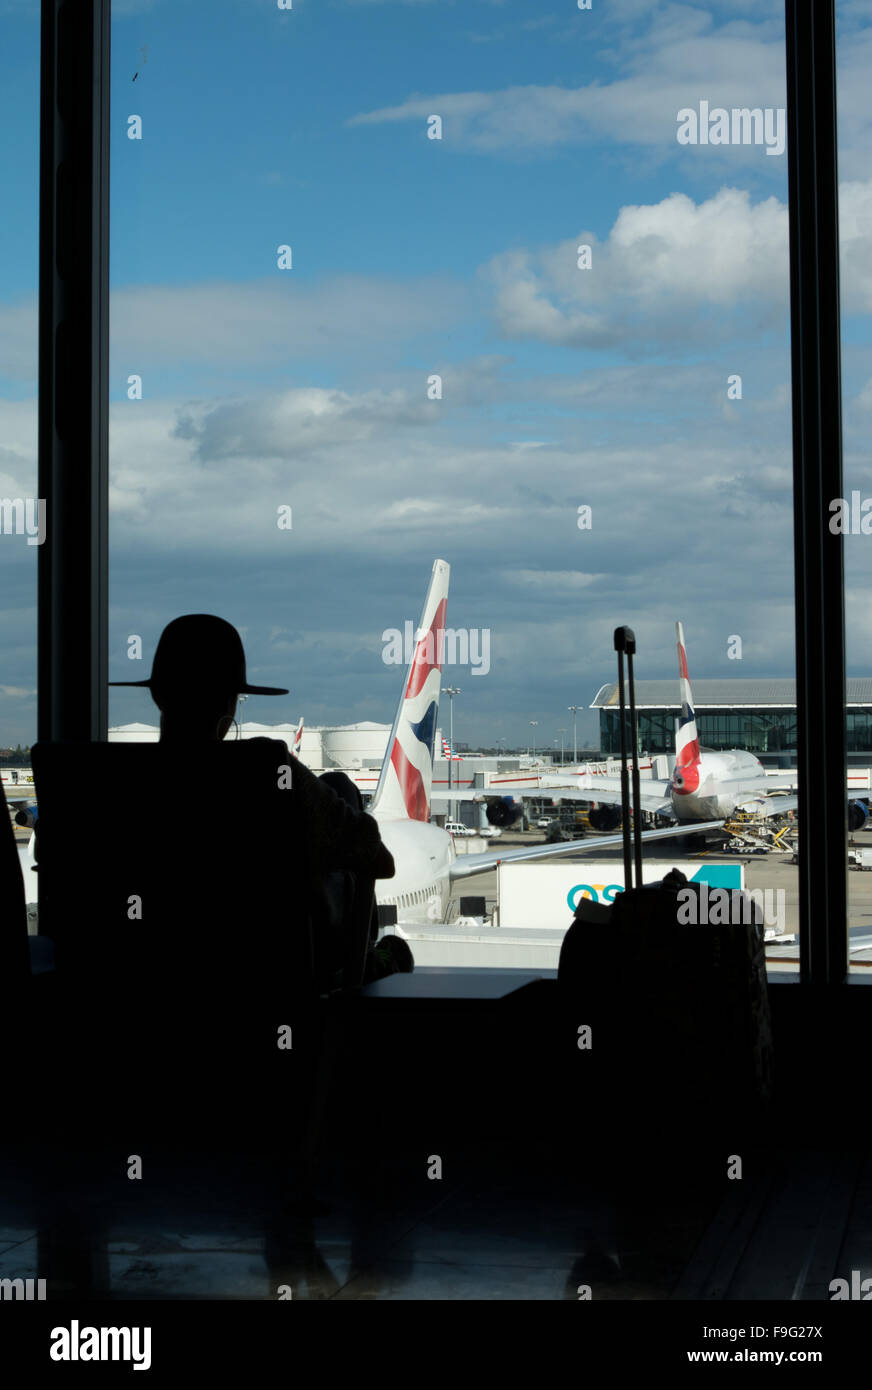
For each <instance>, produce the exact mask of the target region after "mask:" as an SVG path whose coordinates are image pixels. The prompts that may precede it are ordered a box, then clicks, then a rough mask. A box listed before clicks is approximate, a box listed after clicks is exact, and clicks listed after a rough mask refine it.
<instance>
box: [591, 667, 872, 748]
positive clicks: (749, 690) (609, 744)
mask: <svg viewBox="0 0 872 1390" xmlns="http://www.w3.org/2000/svg"><path fill="white" fill-rule="evenodd" d="M846 688H847V700H846V716H847V751H848V762H849V763H850V764H852V765H854V766H857V767H868V766H869V765H870V763H872V677H869V676H856V677H849V679H848V680H847V682H846ZM693 697H694V708H695V710H696V722H697V727H698V729H699V739H700V743H701V744H702V745H703V747H705V748H710V749H712V750H714V751H718V750H721V749H727V748H747V749H748V751H749V752H751V753H756V754H757V757H758V758H759V759H760V761H761V762H763V763H765V764H769V765H771V766H774V767H777V766H784V767H788V766H795V764H796V683H795V681H793V680H784V679H782V680H766V679H759V680H758V679H749V680H746V679H744V678H741V679H726V678H723V679H718V680H694V682H693ZM590 708H591V709H598V710H599V712H600V751H601V753H602V754H603V756H606V755H609V756H612V755H616V754H619V753H620V751H621V745H620V728H619V719H620V706H619V703H618V687H617V684H616V683H614V682H613V683H612V684H610V685H604V686H602V688H601V689H600V690H599V692H598V693H597V696H596V698H595V699H594V701H593V703H592V704H591V706H590ZM636 712H637V716H638V721H639V747H640V748H642V749H644V750H645V752H646V753H651V754H657V753H673V754H674V753H675V726H676V721H677V719H678V712H679V704H678V687H677V682H676V681H675V680H662V681H649V680H643V681H637V682H636Z"/></svg>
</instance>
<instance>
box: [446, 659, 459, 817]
mask: <svg viewBox="0 0 872 1390" xmlns="http://www.w3.org/2000/svg"><path fill="white" fill-rule="evenodd" d="M442 694H443V695H447V696H448V699H449V700H450V702H451V703H450V704H449V706H448V710H449V714H448V790H449V792H450V791H451V760H452V758H453V757H454V697H455V695H459V694H460V686H459V685H445V686H443V687H442ZM455 811H456V807H455V806H452V804H451V802H450V801H449V802H448V815H449V818H450V819H451V820H456V819H457V816H456V815H455Z"/></svg>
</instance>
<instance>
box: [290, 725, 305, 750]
mask: <svg viewBox="0 0 872 1390" xmlns="http://www.w3.org/2000/svg"><path fill="white" fill-rule="evenodd" d="M302 742H303V718H302V715H301V716H300V722H299V724H298V725H297V732H296V733H295V734H294V746H293V748H292V749H291V752H292V753H293V755H294V757H295V758H299V756H300V745H301V744H302Z"/></svg>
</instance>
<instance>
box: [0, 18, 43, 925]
mask: <svg viewBox="0 0 872 1390" xmlns="http://www.w3.org/2000/svg"><path fill="white" fill-rule="evenodd" d="M39 23H40V17H39V6H38V5H36V6H15V7H11V6H5V7H4V8H3V13H2V14H0V52H2V54H3V63H2V71H3V80H2V82H0V122H2V128H3V131H4V132H5V135H4V139H3V145H2V154H0V170H2V181H3V255H2V257H0V594H2V605H0V652H2V674H0V776H2V780H3V788H4V793H5V796H6V800H7V802H8V804H9V809H10V813H11V814H13V815H14V814H19V815H20V816H21V817H23V818H27V819H28V820H29V821H31V822H32V813H31V814H28V807H29V806H31V805H32V804H33V785H32V783H33V777H32V773H31V766H30V747H31V745H32V744H33V743H35V742H36V720H37V708H36V683H37V653H36V592H37V557H38V555H39V544H40V538H41V537H42V536H44V534H45V527H46V525H47V524H48V521H50V518H48V519H47V518H45V516H44V513H43V512H42V510H41V508H40V506H39V499H38V497H37V491H38V485H37V457H36V446H37V376H38V370H37V292H38V282H39V265H38V253H39V234H38V216H39V51H40V50H39V42H40V36H39ZM14 834H15V839H16V842H17V846H18V857H19V861H20V863H21V867H22V871H23V874H24V884H25V899H26V901H27V902H28V903H30V904H31V908H30V911H29V914H28V916H29V921H28V930H29V931H30V932H31V934H34V933H35V932H36V926H37V922H36V903H37V901H38V894H37V889H36V875H35V874H34V873H33V872H32V868H33V857H32V855H31V854H30V853H29V848H28V847H29V845H30V842H31V840H32V834H33V832H32V829H31V827H30V824H28V825H16V827H15V831H14Z"/></svg>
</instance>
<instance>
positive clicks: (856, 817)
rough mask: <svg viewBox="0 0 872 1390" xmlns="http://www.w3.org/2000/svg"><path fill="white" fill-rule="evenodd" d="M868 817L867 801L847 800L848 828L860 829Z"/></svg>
mask: <svg viewBox="0 0 872 1390" xmlns="http://www.w3.org/2000/svg"><path fill="white" fill-rule="evenodd" d="M868 819H869V803H868V801H849V802H848V829H849V830H862V829H863V826H864V825H865V824H866V821H867V820H868Z"/></svg>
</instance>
